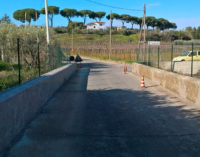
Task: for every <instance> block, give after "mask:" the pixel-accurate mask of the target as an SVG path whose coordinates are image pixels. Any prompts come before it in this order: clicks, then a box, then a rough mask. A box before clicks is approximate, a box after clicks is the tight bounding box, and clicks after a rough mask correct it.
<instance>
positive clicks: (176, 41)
mask: <svg viewBox="0 0 200 157" xmlns="http://www.w3.org/2000/svg"><path fill="white" fill-rule="evenodd" d="M192 43H193V44H194V45H199V44H200V40H189V41H187V40H175V41H174V44H175V45H192Z"/></svg>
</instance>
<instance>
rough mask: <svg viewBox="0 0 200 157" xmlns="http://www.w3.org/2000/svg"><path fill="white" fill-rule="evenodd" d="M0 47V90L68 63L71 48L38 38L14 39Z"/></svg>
mask: <svg viewBox="0 0 200 157" xmlns="http://www.w3.org/2000/svg"><path fill="white" fill-rule="evenodd" d="M3 45H4V46H5V47H1V49H0V54H1V56H0V58H1V61H0V91H3V90H5V89H7V88H10V87H12V86H15V85H18V84H21V83H23V82H26V81H28V80H31V79H33V78H36V77H39V76H41V75H42V74H44V73H46V72H48V71H51V70H53V69H56V68H58V67H61V66H63V65H64V64H67V63H68V58H69V52H70V50H69V49H66V48H61V47H60V46H58V45H57V44H55V45H49V46H48V47H47V46H46V44H44V43H42V42H39V41H37V40H29V39H26V40H24V39H22V38H18V39H13V40H12V41H7V42H5V43H4V44H3Z"/></svg>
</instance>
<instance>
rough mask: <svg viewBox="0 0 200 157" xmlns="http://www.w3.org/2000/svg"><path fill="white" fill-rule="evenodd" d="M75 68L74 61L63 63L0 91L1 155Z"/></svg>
mask: <svg viewBox="0 0 200 157" xmlns="http://www.w3.org/2000/svg"><path fill="white" fill-rule="evenodd" d="M75 71H76V64H70V65H66V66H64V67H61V68H58V69H56V70H53V71H51V72H49V73H47V74H44V75H42V76H41V77H40V78H37V79H34V80H32V81H29V82H26V83H25V84H22V85H20V86H17V87H14V88H12V89H9V90H7V91H5V92H3V93H1V94H0V156H1V153H2V151H3V150H4V149H5V148H6V147H9V146H10V145H11V143H12V140H13V139H14V138H15V137H16V136H17V135H18V134H19V133H20V132H21V131H22V129H23V128H24V127H25V125H26V124H27V123H28V122H29V121H30V120H31V119H33V118H34V116H35V115H36V113H37V112H38V111H39V110H40V109H41V107H42V106H43V105H44V104H45V103H46V102H47V101H48V100H49V99H50V97H51V96H52V95H53V94H54V93H55V92H56V90H58V89H59V88H60V87H61V86H62V84H63V83H64V81H65V80H67V79H69V77H70V76H71V75H72V74H73V73H74V72H75Z"/></svg>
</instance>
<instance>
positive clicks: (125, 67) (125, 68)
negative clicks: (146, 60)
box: [124, 64, 127, 73]
mask: <svg viewBox="0 0 200 157" xmlns="http://www.w3.org/2000/svg"><path fill="white" fill-rule="evenodd" d="M126 72H127V66H126V64H125V65H124V73H126Z"/></svg>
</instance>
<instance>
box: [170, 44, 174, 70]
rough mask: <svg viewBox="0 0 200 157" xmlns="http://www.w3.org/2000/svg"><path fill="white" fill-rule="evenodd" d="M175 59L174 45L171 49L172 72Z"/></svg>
mask: <svg viewBox="0 0 200 157" xmlns="http://www.w3.org/2000/svg"><path fill="white" fill-rule="evenodd" d="M173 58H174V45H173V44H172V48H171V72H173V69H174V68H173Z"/></svg>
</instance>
